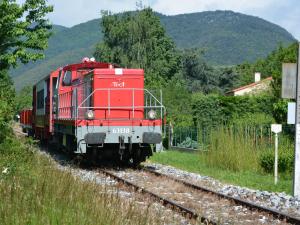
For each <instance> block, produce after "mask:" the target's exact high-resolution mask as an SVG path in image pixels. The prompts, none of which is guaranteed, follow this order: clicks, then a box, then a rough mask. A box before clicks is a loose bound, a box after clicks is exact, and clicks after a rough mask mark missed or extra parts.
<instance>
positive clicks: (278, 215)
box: [142, 167, 300, 224]
mask: <svg viewBox="0 0 300 225" xmlns="http://www.w3.org/2000/svg"><path fill="white" fill-rule="evenodd" d="M142 170H144V171H146V172H149V173H152V174H154V175H156V176H160V177H165V178H168V179H171V180H173V181H175V182H178V183H181V184H183V185H185V186H187V187H190V188H192V189H195V190H199V191H203V192H207V193H210V194H213V195H216V196H218V197H219V198H223V199H227V200H230V201H233V202H234V203H236V204H239V205H243V206H245V207H247V208H249V209H251V210H258V211H261V212H266V213H268V214H271V215H273V216H274V217H276V218H278V219H280V220H285V221H286V222H288V223H291V224H300V218H298V217H294V216H292V215H289V214H286V213H283V212H280V211H278V210H275V209H271V208H267V207H264V206H261V205H258V204H256V203H253V202H249V201H246V200H243V199H240V198H236V197H232V196H228V195H225V194H222V193H219V192H216V191H213V190H211V189H208V188H205V187H201V186H199V185H196V184H192V183H189V182H186V181H184V180H181V179H178V178H175V177H172V176H169V175H167V174H163V173H159V172H157V171H154V170H153V169H150V168H147V167H143V168H142Z"/></svg>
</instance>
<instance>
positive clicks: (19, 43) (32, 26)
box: [0, 0, 52, 69]
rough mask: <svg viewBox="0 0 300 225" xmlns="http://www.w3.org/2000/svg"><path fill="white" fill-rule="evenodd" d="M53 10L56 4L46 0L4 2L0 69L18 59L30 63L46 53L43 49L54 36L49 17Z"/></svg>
mask: <svg viewBox="0 0 300 225" xmlns="http://www.w3.org/2000/svg"><path fill="white" fill-rule="evenodd" d="M49 12H52V7H51V6H47V5H46V2H45V0H27V1H25V3H24V4H23V5H19V4H17V3H16V1H15V0H2V1H1V2H0V27H1V29H0V43H1V45H0V69H9V68H10V66H16V65H17V61H18V60H20V61H21V62H22V63H28V62H29V61H31V60H37V59H40V58H42V57H43V54H42V53H41V50H44V49H45V48H46V47H47V40H48V38H49V36H50V32H49V31H48V30H49V29H50V28H51V26H50V25H49V23H48V21H47V20H46V19H45V15H46V14H47V13H49ZM23 18H24V19H23ZM32 50H34V51H32Z"/></svg>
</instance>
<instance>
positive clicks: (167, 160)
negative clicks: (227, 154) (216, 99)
mask: <svg viewBox="0 0 300 225" xmlns="http://www.w3.org/2000/svg"><path fill="white" fill-rule="evenodd" d="M150 161H151V162H155V163H161V164H164V165H170V166H174V167H176V168H179V169H182V170H186V171H189V172H194V173H199V174H201V175H206V176H210V177H213V178H215V179H218V180H220V181H222V182H225V183H228V184H234V185H239V186H242V187H248V188H253V189H259V190H264V191H273V192H286V193H288V194H291V193H292V179H291V176H290V175H283V174H282V175H280V177H279V183H278V184H277V185H276V186H275V185H274V177H273V175H271V174H265V173H263V172H258V171H254V170H253V171H252V170H246V171H236V172H233V171H231V170H224V169H220V168H216V167H210V166H208V165H207V164H206V163H205V159H204V157H203V155H201V153H199V152H181V151H175V150H174V151H165V152H161V153H155V154H154V155H153V156H152V157H151V158H150Z"/></svg>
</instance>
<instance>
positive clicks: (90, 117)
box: [85, 110, 94, 120]
mask: <svg viewBox="0 0 300 225" xmlns="http://www.w3.org/2000/svg"><path fill="white" fill-rule="evenodd" d="M85 117H86V119H88V120H92V119H94V112H93V110H88V111H87V112H86V113H85Z"/></svg>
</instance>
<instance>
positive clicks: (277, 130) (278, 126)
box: [271, 124, 282, 134]
mask: <svg viewBox="0 0 300 225" xmlns="http://www.w3.org/2000/svg"><path fill="white" fill-rule="evenodd" d="M271 131H272V132H273V133H275V134H278V133H280V132H281V131H282V126H281V124H272V125H271Z"/></svg>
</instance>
